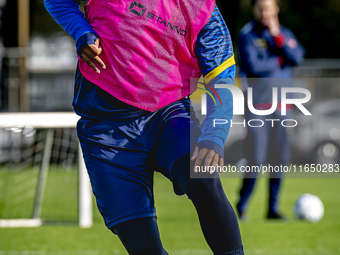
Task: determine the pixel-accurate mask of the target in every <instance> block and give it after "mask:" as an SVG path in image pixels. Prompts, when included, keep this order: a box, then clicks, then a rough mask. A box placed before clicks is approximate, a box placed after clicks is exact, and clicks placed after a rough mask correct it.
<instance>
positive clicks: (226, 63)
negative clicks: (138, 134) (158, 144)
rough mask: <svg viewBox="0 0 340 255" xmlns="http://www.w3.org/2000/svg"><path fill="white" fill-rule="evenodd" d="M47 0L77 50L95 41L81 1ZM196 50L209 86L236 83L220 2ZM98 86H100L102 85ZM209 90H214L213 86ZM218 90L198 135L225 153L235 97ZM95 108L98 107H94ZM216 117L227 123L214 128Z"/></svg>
mask: <svg viewBox="0 0 340 255" xmlns="http://www.w3.org/2000/svg"><path fill="white" fill-rule="evenodd" d="M44 3H45V7H46V9H47V10H48V11H49V13H50V14H51V15H52V17H53V18H54V19H55V20H56V21H57V23H59V24H60V25H61V26H62V27H63V28H64V30H65V31H66V32H68V33H69V34H70V35H71V36H72V37H73V38H74V40H75V42H76V46H77V52H79V49H80V48H81V47H83V46H84V45H86V44H94V41H95V40H96V39H97V35H96V33H95V31H94V30H93V29H92V28H91V26H90V25H89V23H88V22H87V21H86V19H85V18H84V16H83V14H82V12H81V11H80V10H79V5H78V4H76V3H75V2H74V1H73V0H44ZM195 53H196V56H197V59H198V62H199V65H200V68H201V70H202V73H203V75H204V76H205V77H208V78H209V79H211V80H212V81H211V82H210V84H209V85H210V86H212V87H215V84H218V83H228V84H234V79H235V72H236V68H235V64H234V62H233V61H232V60H233V57H234V56H233V47H232V42H231V38H230V34H229V31H228V28H227V26H226V24H225V22H224V20H223V18H222V15H221V14H220V12H219V10H218V8H217V6H216V7H215V9H214V12H213V14H212V17H211V19H210V21H209V22H208V23H207V24H206V25H205V26H204V28H203V29H202V30H201V32H200V33H199V35H198V37H197V42H196V49H195ZM95 89H98V90H99V89H100V88H99V87H98V88H95ZM91 91H92V92H93V91H95V90H91ZM208 91H210V92H211V90H210V89H208ZM216 92H217V93H218V94H219V96H220V98H221V101H222V106H221V105H220V104H218V105H215V104H214V102H213V100H212V99H211V98H209V97H208V100H207V118H206V119H205V121H204V123H203V125H202V129H201V130H202V135H201V136H200V137H199V140H198V147H199V148H203V147H204V148H208V149H213V150H215V151H216V152H217V153H218V154H219V155H220V156H222V157H223V156H224V153H223V146H224V143H225V141H226V139H227V136H228V133H229V128H230V120H231V119H232V116H233V108H232V102H233V101H232V94H231V92H230V91H229V90H227V89H216ZM94 93H95V92H94ZM96 94H100V93H96ZM89 96H90V95H89ZM105 100H107V98H103V100H100V101H101V104H103V103H105ZM85 101H86V100H85ZM108 105H109V104H108ZM98 110H99V107H98ZM100 110H101V111H102V110H103V108H102V107H101V108H100ZM93 111H96V109H93ZM93 114H94V115H96V114H97V113H95V112H93ZM214 119H226V120H228V124H226V125H219V126H218V127H215V128H213V120H214Z"/></svg>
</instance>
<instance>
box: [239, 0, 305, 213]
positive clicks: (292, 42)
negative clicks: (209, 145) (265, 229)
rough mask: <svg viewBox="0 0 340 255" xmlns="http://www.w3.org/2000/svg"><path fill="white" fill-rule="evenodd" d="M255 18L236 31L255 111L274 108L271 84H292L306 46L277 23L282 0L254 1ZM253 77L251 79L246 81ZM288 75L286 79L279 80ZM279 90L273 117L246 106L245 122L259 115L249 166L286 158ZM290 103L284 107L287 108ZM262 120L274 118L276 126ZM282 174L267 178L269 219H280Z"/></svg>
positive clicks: (248, 184) (248, 181)
mask: <svg viewBox="0 0 340 255" xmlns="http://www.w3.org/2000/svg"><path fill="white" fill-rule="evenodd" d="M252 6H253V14H254V17H255V19H254V20H253V21H252V22H250V23H248V24H246V25H245V26H244V27H243V28H242V30H241V31H240V35H239V45H238V46H239V53H240V67H241V75H242V76H244V77H247V78H248V79H247V83H248V86H249V87H252V88H253V96H252V98H253V104H254V107H255V109H257V110H267V109H270V108H271V106H272V89H273V87H278V91H280V87H283V86H290V85H291V82H289V78H292V77H293V73H292V67H293V66H296V65H298V64H300V63H301V62H302V61H303V56H304V49H303V47H302V46H301V45H300V44H299V42H298V41H297V40H296V38H295V36H294V34H293V33H292V32H291V31H290V30H289V29H288V28H286V27H284V26H282V25H280V22H279V16H278V14H279V11H280V0H252ZM249 78H252V79H249ZM282 78H286V79H282ZM280 98H281V97H280V94H278V102H279V103H278V105H277V108H276V111H275V112H274V113H272V114H271V115H266V116H259V115H255V114H253V113H251V112H250V111H249V109H248V107H246V109H247V111H246V120H247V121H249V120H251V119H260V120H262V121H263V122H264V123H265V124H264V125H263V126H262V127H259V128H258V127H256V128H252V127H249V126H247V127H248V128H247V137H246V140H245V157H246V159H247V160H248V165H250V166H260V165H265V164H271V165H274V166H275V165H277V166H280V165H281V164H282V165H285V164H286V163H287V160H288V136H287V131H286V128H284V127H283V126H282V125H281V123H280V122H281V121H282V120H283V119H289V115H290V112H289V111H288V113H287V115H286V116H282V115H281V111H280V108H281V107H280ZM288 107H289V105H288V106H287V109H289V108H288ZM266 119H277V120H279V121H277V122H276V124H275V125H274V127H272V123H271V122H266ZM255 181H256V173H246V174H245V176H244V179H243V183H242V188H241V190H240V198H239V201H238V203H237V212H238V215H239V218H240V219H244V217H245V210H246V205H247V202H248V199H249V197H250V195H251V193H252V191H253V188H254V184H255ZM280 184H281V174H280V173H277V174H272V175H271V176H270V179H269V201H268V202H269V204H268V214H267V218H269V219H282V218H283V216H282V215H281V214H280V213H279V211H278V195H279V189H280Z"/></svg>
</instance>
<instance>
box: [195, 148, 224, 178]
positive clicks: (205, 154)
mask: <svg viewBox="0 0 340 255" xmlns="http://www.w3.org/2000/svg"><path fill="white" fill-rule="evenodd" d="M191 160H192V161H194V160H196V161H195V166H194V171H196V166H201V165H202V163H204V164H203V165H204V166H205V167H208V166H215V167H216V166H220V167H223V163H224V162H223V158H222V157H220V155H219V154H218V153H217V152H216V151H214V150H212V149H207V148H202V149H199V148H198V147H196V148H195V151H194V154H193V155H192V157H191ZM213 173H214V172H210V174H213Z"/></svg>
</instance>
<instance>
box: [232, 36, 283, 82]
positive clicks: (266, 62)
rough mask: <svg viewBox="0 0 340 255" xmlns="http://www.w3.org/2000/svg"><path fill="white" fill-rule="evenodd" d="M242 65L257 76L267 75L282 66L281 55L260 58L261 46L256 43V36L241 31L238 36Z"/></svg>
mask: <svg viewBox="0 0 340 255" xmlns="http://www.w3.org/2000/svg"><path fill="white" fill-rule="evenodd" d="M238 46H239V53H240V60H241V66H242V67H243V68H244V69H245V70H246V71H247V73H251V74H253V75H255V76H265V75H266V74H268V73H271V72H273V71H275V70H277V69H278V68H280V67H281V64H282V61H281V57H280V56H276V55H266V54H265V55H264V56H263V58H259V57H258V55H259V51H260V50H261V49H259V47H257V46H256V45H255V43H254V38H252V37H251V36H250V35H249V34H244V33H241V34H240V35H239V38H238Z"/></svg>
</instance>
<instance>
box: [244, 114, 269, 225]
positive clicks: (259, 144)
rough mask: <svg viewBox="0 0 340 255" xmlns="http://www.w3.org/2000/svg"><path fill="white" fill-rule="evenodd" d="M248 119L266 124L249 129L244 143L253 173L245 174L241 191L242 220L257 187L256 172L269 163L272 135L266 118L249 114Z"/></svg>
mask: <svg viewBox="0 0 340 255" xmlns="http://www.w3.org/2000/svg"><path fill="white" fill-rule="evenodd" d="M246 117H247V121H248V120H251V119H260V120H261V119H262V121H263V122H264V123H265V124H264V126H262V127H248V128H247V137H246V140H245V143H244V146H245V157H246V158H247V160H248V167H249V170H253V171H250V172H246V173H245V174H244V178H243V182H242V187H241V189H240V193H239V194H240V198H239V201H238V203H237V211H238V214H239V217H240V218H241V219H242V218H244V213H245V211H246V207H247V203H248V200H249V198H250V196H251V193H252V191H253V189H254V186H255V182H256V176H257V173H256V170H257V168H259V167H261V165H264V164H265V163H266V161H267V158H268V151H269V142H270V134H271V130H270V126H269V125H268V124H267V123H266V121H265V118H266V116H258V115H255V114H252V113H251V112H247V116H246Z"/></svg>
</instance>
